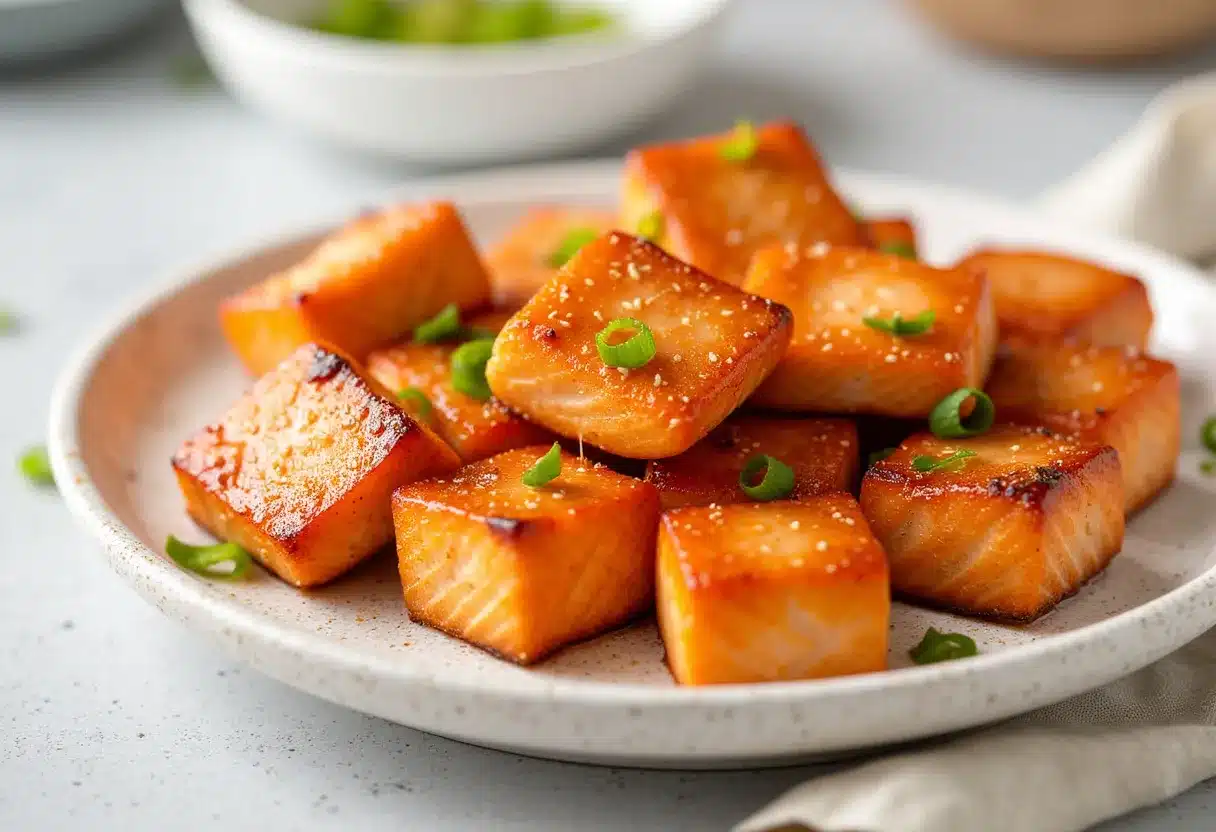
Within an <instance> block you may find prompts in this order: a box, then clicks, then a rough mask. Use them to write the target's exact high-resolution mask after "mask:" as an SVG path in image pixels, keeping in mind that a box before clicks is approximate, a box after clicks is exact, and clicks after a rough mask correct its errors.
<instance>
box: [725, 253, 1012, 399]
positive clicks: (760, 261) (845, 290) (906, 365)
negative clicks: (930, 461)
mask: <svg viewBox="0 0 1216 832" xmlns="http://www.w3.org/2000/svg"><path fill="white" fill-rule="evenodd" d="M744 289H745V290H746V291H748V292H755V293H756V294H758V295H762V296H764V297H766V298H771V299H773V300H775V301H777V302H778V303H781V304H784V305H786V306H788V307H789V308H790V309H792V310H793V311H794V340H793V341H792V342H791V344H790V348H789V350H788V351H787V352H786V354H785V358H784V359H782V361H781V363H780V364H779V365H777V369H776V370H775V371H774V372H773V374H772V375H771V376H769V377H768V379H767V380H766V381H765V382H764V384H762V385H761V386H760V389H759V390H757V391H756V394H755V395H754V396H753V397H752V404H754V405H757V406H760V407H771V408H775V409H778V410H793V411H808V412H819V413H869V414H873V415H879V416H894V417H903V418H915V417H922V416H927V415H928V414H929V411H931V410H932V409H933V407H934V405H936V404H937V403H938V402H939V401H941V399H942V398H943V397H944V396H946V395H947V394H949V393H951V392H953V391H954V390H956V389H958V388H959V387H979V386H980V385H981V384H982V383H983V381H984V379H985V378H986V377H987V375H988V369H989V367H990V366H991V364H992V356H993V353H994V351H995V348H996V320H995V317H994V315H993V312H992V300H991V297H990V295H989V293H988V286H987V284H986V283H985V282H984V279H983V278H982V277H974V276H972V275H970V274H968V273H967V272H964V271H961V270H958V269H937V268H934V267H933V266H927V265H925V264H923V263H919V262H916V261H915V260H909V259H907V258H905V257H900V256H897V255H893V254H884V253H882V252H878V251H871V250H869V249H850V248H828V247H826V246H812V247H811V248H809V249H798V248H793V247H777V248H770V249H765V250H764V251H761V252H759V253H757V255H756V258H755V260H753V261H752V267H751V270H750V271H749V272H748V276H747V281H746V282H745V283H744ZM896 314H898V315H900V316H901V318H900V320H901V321H915V320H916V319H917V318H918V316H921V315H932V318H933V319H932V323H931V324H930V325H929V327H928V329H927V331H923V332H919V333H915V334H911V333H909V334H897V333H893V332H891V331H889V330H887V329H883V328H881V327H882V326H883V324H884V323H886V324H890V322H891V321H893V320H895V318H894V316H895V315H896ZM867 321H869V322H870V323H867Z"/></svg>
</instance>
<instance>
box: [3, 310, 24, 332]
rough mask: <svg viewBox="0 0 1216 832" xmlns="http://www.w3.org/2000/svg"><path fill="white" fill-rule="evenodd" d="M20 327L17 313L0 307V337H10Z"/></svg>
mask: <svg viewBox="0 0 1216 832" xmlns="http://www.w3.org/2000/svg"><path fill="white" fill-rule="evenodd" d="M20 326H21V321H20V319H19V318H18V317H17V313H16V312H14V311H12V310H11V309H5V308H4V307H2V306H0V335H12V334H13V333H14V332H16V331H17V330H18V329H19V328H20Z"/></svg>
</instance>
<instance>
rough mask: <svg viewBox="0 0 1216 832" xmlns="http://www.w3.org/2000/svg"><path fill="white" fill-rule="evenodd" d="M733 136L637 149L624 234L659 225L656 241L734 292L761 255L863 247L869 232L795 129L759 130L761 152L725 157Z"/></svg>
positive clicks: (624, 205) (626, 189)
mask: <svg viewBox="0 0 1216 832" xmlns="http://www.w3.org/2000/svg"><path fill="white" fill-rule="evenodd" d="M736 138H737V134H735V133H725V134H721V135H716V136H704V137H701V138H696V139H692V140H688V141H680V142H672V143H669V144H660V145H652V146H650V147H641V148H638V149H636V150H634V151H632V152H631V153H630V154H629V155H628V156H627V157H626V158H625V176H624V183H623V193H622V198H621V225H622V227H623V228H624V229H625V230H627V231H637V230H639V228H640V227H641V226H643V225H645V224H646V223H645V221H644V218H647V217H651V216H656V215H657V216H658V217H661V222H660V223H658V225H660V226H661V228H660V229H659V230H660V233H659V234H658V236H657V237H656V238H655V240H654V242H656V243H658V244H659V245H661V246H662V247H663V248H665V249H667V250H668V251H669V252H671V253H672V254H673V255H675V256H676V257H679V258H680V259H681V260H684V261H686V262H688V263H691V264H692V265H694V266H696V267H697V268H698V269H700V270H701V271H703V272H706V273H707V274H711V275H713V276H714V277H716V278H718V279H719V280H724V281H726V282H728V283H733V284H735V285H736V286H737V285H739V284H740V283H741V282H742V281H743V276H744V274H745V273H746V272H747V264H748V262H749V261H750V260H751V257H752V254H753V253H755V252H756V251H757V250H758V249H760V248H763V247H765V246H770V245H774V244H781V243H787V242H794V243H798V244H800V245H809V244H811V243H816V242H825V243H831V244H833V245H863V244H864V243H865V239H866V238H865V232H864V231H863V229H862V227H861V225H860V224H859V223H858V222H857V220H856V219H855V218H854V217H853V214H852V213H851V212H850V211H849V208H848V206H847V205H845V203H844V202H843V201H842V200H841V198H840V197H839V196H838V195H837V194H836V191H835V190H833V189H832V185H831V183H830V182H829V181H828V176H827V171H826V170H825V169H824V166H823V164H822V163H821V162H820V160H819V156H818V154H817V153H816V152H815V149H814V148H813V147H812V146H811V143H810V141H808V140H807V137H806V134H804V133H803V132H802V128H800V127H799V126H798V125H796V124H792V123H789V122H774V123H772V124H766V125H763V126H760V127H758V128H756V133H755V138H756V148H755V153H754V154H753V155H752V156H751V157H750V158H748V159H745V160H742V161H736V160H730V159H727V158H724V156H723V153H724V149H725V148H727V147H728V146H729V145H730V144H731V143H732V142H733V141H735V140H736Z"/></svg>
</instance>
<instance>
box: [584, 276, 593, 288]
mask: <svg viewBox="0 0 1216 832" xmlns="http://www.w3.org/2000/svg"><path fill="white" fill-rule="evenodd" d="M583 283H585V284H587V285H588V286H594V285H595V281H594V280H592V279H591V278H589V277H584V278H583Z"/></svg>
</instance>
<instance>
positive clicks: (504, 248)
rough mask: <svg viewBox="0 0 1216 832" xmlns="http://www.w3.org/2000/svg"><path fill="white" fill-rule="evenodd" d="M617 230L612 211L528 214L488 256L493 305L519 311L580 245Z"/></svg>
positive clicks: (570, 208)
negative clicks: (583, 241) (496, 304)
mask: <svg viewBox="0 0 1216 832" xmlns="http://www.w3.org/2000/svg"><path fill="white" fill-rule="evenodd" d="M616 224H617V216H616V213H615V212H614V211H608V210H604V209H599V208H585V207H580V206H567V207H559V206H542V207H539V208H532V209H531V210H529V211H528V212H527V213H526V214H524V216H523V218H522V219H521V220H520V221H519V222H518V223H517V224H516V225H515V226H514V227H513V228H512V229H511V231H510V232H508V233H507V235H506V236H505V237H503V238H502V239H501V240H499V241H498V243H496V244H495V245H494V246H492V247H491V248H490V250H489V251H488V252H487V253H486V265H487V266H489V269H490V278H491V279H492V280H493V282H494V300H495V302H496V303H499V304H501V305H503V306H506V307H510V308H512V309H518V308H519V307H521V306H523V305H524V304H525V303H527V302H528V298H530V297H532V296H533V295H534V294H536V290H537V289H539V288H540V287H541V286H543V285H544V283H545V281H547V280H548V279H549V278H551V277H553V274H554V273H555V272H556V271H557V270H558V269H559V268H560V267H561V266H563V265H565V261H566V260H568V259H569V255H572V254H573V251H577V248H575V245H576V243H577V241H578V240H581V239H582V238H583V237H584V236H585V237H587V238H588V239H594V238H595V237H598V236H600V235H601V234H606V233H608V232H609V231H611V230H612V229H613V228H614V227H615V226H616ZM571 249H573V250H571Z"/></svg>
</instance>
